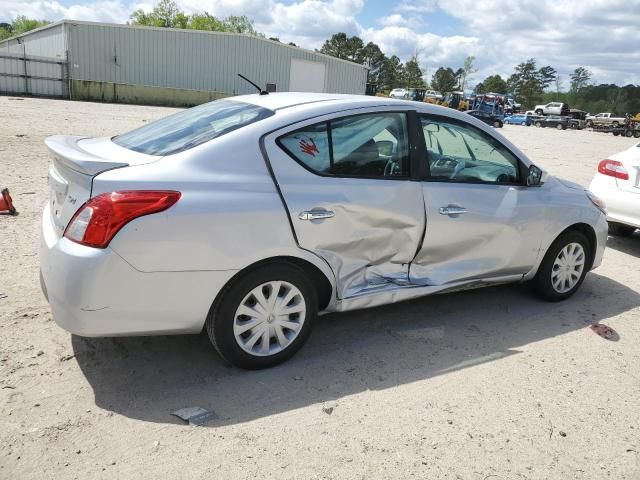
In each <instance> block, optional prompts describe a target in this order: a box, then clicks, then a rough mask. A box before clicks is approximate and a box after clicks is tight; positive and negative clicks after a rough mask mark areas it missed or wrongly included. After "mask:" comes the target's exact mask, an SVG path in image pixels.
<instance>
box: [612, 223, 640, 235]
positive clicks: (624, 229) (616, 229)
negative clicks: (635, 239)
mask: <svg viewBox="0 0 640 480" xmlns="http://www.w3.org/2000/svg"><path fill="white" fill-rule="evenodd" d="M635 231H636V229H635V227H632V226H630V225H625V224H624V223H617V222H609V235H613V236H614V237H630V236H631V235H633V232H635Z"/></svg>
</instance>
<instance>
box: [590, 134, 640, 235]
mask: <svg viewBox="0 0 640 480" xmlns="http://www.w3.org/2000/svg"><path fill="white" fill-rule="evenodd" d="M589 190H591V191H592V192H593V193H594V194H596V195H597V196H598V197H600V198H601V199H602V200H603V201H604V202H605V205H606V206H607V221H608V222H609V233H610V234H612V235H619V236H629V235H631V234H632V233H633V232H635V230H636V229H637V228H640V143H638V144H637V145H634V146H632V147H631V148H628V149H627V150H624V151H622V152H620V153H616V154H614V155H610V156H609V158H607V159H605V160H602V161H601V162H600V163H599V164H598V172H597V173H596V174H595V176H594V177H593V180H592V181H591V185H590V187H589Z"/></svg>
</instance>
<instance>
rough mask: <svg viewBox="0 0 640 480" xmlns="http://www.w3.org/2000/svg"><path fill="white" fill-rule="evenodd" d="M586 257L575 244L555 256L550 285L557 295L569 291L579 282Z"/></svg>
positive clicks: (580, 247) (581, 248) (569, 245)
mask: <svg viewBox="0 0 640 480" xmlns="http://www.w3.org/2000/svg"><path fill="white" fill-rule="evenodd" d="M585 260H586V255H585V252H584V248H583V247H582V245H580V244H579V243H577V242H572V243H569V244H568V245H566V246H565V247H564V248H563V249H562V250H560V253H558V255H557V256H556V259H555V261H554V262H553V268H552V269H551V284H552V285H553V289H554V290H555V291H556V292H558V293H566V292H568V291H570V290H571V289H572V288H573V287H575V286H576V284H577V283H578V282H579V281H580V278H581V277H582V272H583V270H584V265H585Z"/></svg>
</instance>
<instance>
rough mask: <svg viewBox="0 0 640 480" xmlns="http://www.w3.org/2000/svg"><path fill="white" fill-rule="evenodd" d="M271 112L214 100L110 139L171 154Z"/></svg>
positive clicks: (150, 152)
mask: <svg viewBox="0 0 640 480" xmlns="http://www.w3.org/2000/svg"><path fill="white" fill-rule="evenodd" d="M273 114H274V112H273V111H271V110H268V109H266V108H262V107H259V106H257V105H252V104H250V103H244V102H237V101H234V100H216V101H215V102H210V103H205V104H203V105H199V106H197V107H194V108H190V109H188V110H184V111H182V112H179V113H176V114H174V115H170V116H168V117H165V118H161V119H160V120H156V121H155V122H151V123H149V124H147V125H145V126H143V127H140V128H137V129H135V130H132V131H130V132H128V133H124V134H122V135H118V136H117V137H114V138H113V141H114V142H115V143H116V144H118V145H120V146H121V147H124V148H128V149H129V150H134V151H136V152H140V153H146V154H147V155H171V154H174V153H178V152H182V151H184V150H188V149H190V148H193V147H195V146H197V145H200V144H202V143H205V142H208V141H209V140H212V139H214V138H217V137H221V136H222V135H225V134H227V133H229V132H232V131H234V130H237V129H239V128H242V127H244V126H246V125H249V124H251V123H254V122H257V121H259V120H262V119H265V118H267V117H270V116H271V115H273Z"/></svg>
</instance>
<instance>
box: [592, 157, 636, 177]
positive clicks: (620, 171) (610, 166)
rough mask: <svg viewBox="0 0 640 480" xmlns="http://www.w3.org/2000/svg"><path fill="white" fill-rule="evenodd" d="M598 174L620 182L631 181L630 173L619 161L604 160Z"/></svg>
mask: <svg viewBox="0 0 640 480" xmlns="http://www.w3.org/2000/svg"><path fill="white" fill-rule="evenodd" d="M598 172H600V173H601V174H603V175H608V176H610V177H615V178H619V179H620V180H629V172H627V170H626V169H625V168H624V166H623V165H622V163H620V162H618V161H617V160H602V161H601V162H600V163H599V164H598Z"/></svg>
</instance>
